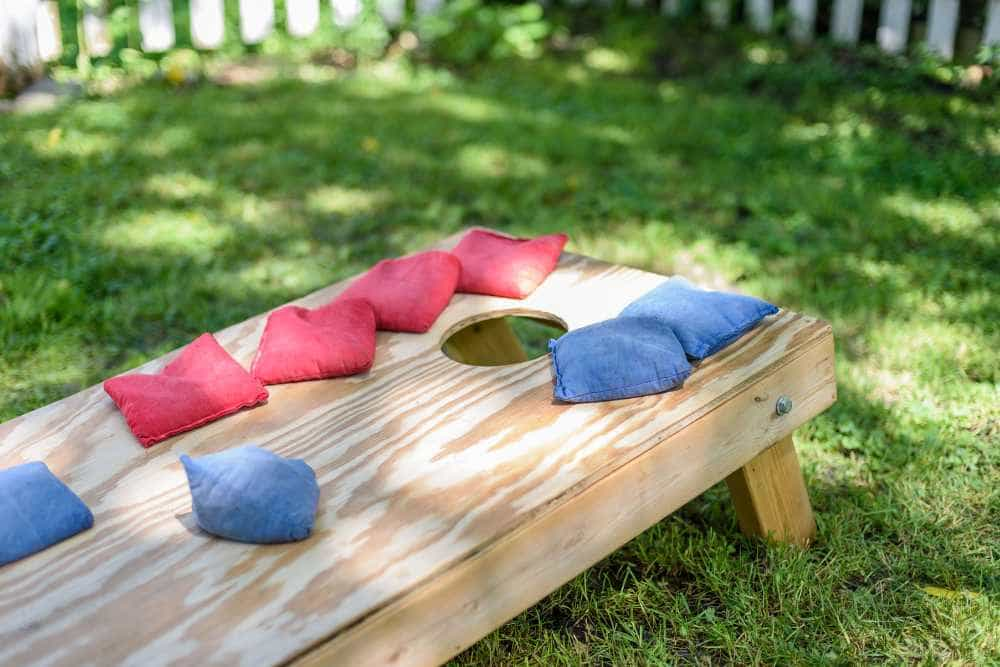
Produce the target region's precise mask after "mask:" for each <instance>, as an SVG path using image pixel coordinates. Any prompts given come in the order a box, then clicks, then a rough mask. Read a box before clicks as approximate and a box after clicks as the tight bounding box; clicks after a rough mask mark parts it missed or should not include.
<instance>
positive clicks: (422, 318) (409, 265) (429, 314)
mask: <svg viewBox="0 0 1000 667" xmlns="http://www.w3.org/2000/svg"><path fill="white" fill-rule="evenodd" d="M461 270H462V267H461V264H459V263H458V259H457V258H455V256H454V255H452V254H451V253H447V252H441V251H440V250H430V251H427V252H421V253H417V254H416V255H410V256H409V257H401V258H399V259H383V260H382V261H381V262H379V263H378V264H376V265H375V266H373V267H372V268H371V269H369V270H368V272H367V273H365V274H364V275H363V276H361V277H360V278H358V279H357V280H355V281H354V282H353V283H351V285H350V286H349V287H348V288H347V289H346V290H344V292H343V294H342V295H341V297H340V298H341V299H364V300H365V301H367V302H368V303H370V304H371V305H372V309H374V311H375V325H376V326H377V327H378V328H379V329H381V330H383V331H407V332H411V333H423V332H425V331H427V330H428V329H430V328H431V325H433V324H434V321H435V320H436V319H437V318H438V315H440V314H441V311H442V310H444V309H445V307H446V306H447V305H448V302H449V301H451V297H452V295H453V294H454V293H455V285H457V284H458V275H459V273H460V272H461Z"/></svg>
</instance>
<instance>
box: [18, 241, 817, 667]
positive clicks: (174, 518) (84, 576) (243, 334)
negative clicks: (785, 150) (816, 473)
mask: <svg viewBox="0 0 1000 667" xmlns="http://www.w3.org/2000/svg"><path fill="white" fill-rule="evenodd" d="M456 240H457V237H452V238H450V239H446V240H445V241H443V242H442V244H441V247H445V248H448V247H451V246H452V245H454V243H455V241H456ZM664 279H665V278H664V276H660V275H655V274H652V273H647V272H644V271H639V270H636V269H632V268H628V267H624V266H615V265H612V264H607V263H605V262H602V261H599V260H596V259H592V258H589V257H583V256H579V255H573V254H570V253H564V254H563V256H562V257H561V260H560V262H559V266H558V268H557V269H556V271H555V272H554V273H553V274H552V275H551V276H549V278H548V279H547V280H546V281H545V283H544V284H542V286H541V287H539V288H538V289H537V291H536V292H535V293H534V294H532V295H531V296H530V297H529V298H527V299H525V300H524V301H514V300H509V299H502V298H494V297H485V296H475V295H466V294H458V295H455V297H454V299H453V300H452V302H451V305H449V306H448V308H447V309H446V310H445V311H444V313H443V314H442V315H441V317H440V318H439V320H438V321H437V323H436V324H435V325H434V327H433V328H432V329H431V330H430V331H429V332H427V333H425V334H397V333H379V335H378V351H377V355H376V360H375V365H374V368H373V369H372V371H371V372H370V373H368V374H367V375H363V376H356V377H352V378H344V379H335V380H327V381H319V382H305V383H299V384H290V385H283V386H274V387H271V388H270V391H271V397H270V400H269V402H268V403H267V404H266V405H264V406H262V407H258V408H255V409H251V410H245V411H243V412H240V413H237V414H235V415H232V416H229V417H226V418H224V419H221V420H219V421H217V422H214V423H212V424H209V425H207V426H204V427H202V428H199V429H197V430H195V431H191V432H188V433H185V434H183V435H180V436H176V437H174V438H171V439H170V440H167V441H165V442H163V443H161V444H158V445H156V446H154V447H152V448H151V449H148V450H145V449H143V448H142V447H141V446H139V444H138V443H137V442H136V440H135V438H134V437H133V436H132V434H131V433H130V432H129V431H128V429H127V428H126V425H125V422H124V420H123V419H122V416H121V415H120V414H119V412H118V411H117V409H116V408H115V406H114V404H113V403H112V402H111V400H110V399H109V398H108V397H107V396H106V395H105V393H104V391H103V390H102V389H101V387H100V386H95V387H91V388H90V389H87V390H85V391H82V392H80V393H78V394H75V395H73V396H70V397H69V398H66V399H64V400H62V401H59V402H57V403H54V404H52V405H49V406H46V407H43V408H40V409H38V410H35V411H34V412H31V413H29V414H27V415H24V416H22V417H19V418H17V419H14V420H12V421H9V422H7V423H5V424H3V425H0V467H7V466H12V465H15V464H19V463H23V462H25V461H28V460H42V461H45V463H47V464H48V466H49V467H50V468H51V469H52V471H53V472H54V473H55V474H56V475H58V476H59V477H60V478H62V479H63V480H64V481H65V482H66V483H67V484H69V486H70V487H71V488H73V489H74V490H75V491H76V492H77V493H78V494H79V495H80V496H81V497H82V498H83V500H84V501H85V502H86V503H87V504H88V505H89V506H90V507H91V509H92V510H93V512H94V516H95V525H94V528H93V529H91V530H89V531H86V532H84V533H81V534H79V535H77V536H75V537H73V538H71V539H69V540H67V541H65V542H63V543H61V544H58V545H56V546H54V547H52V548H50V549H48V550H46V551H43V552H41V553H38V554H35V555H33V556H31V557H28V558H26V559H24V560H21V561H18V562H15V563H11V564H9V565H7V566H4V567H0V664H3V665H22V664H45V665H72V666H73V667H76V666H77V665H83V664H101V665H107V664H130V665H142V666H143V667H147V666H150V665H162V664H168V663H178V664H191V665H209V664H250V665H262V664H277V663H286V662H295V663H299V664H305V665H312V664H316V665H320V664H324V665H326V664H329V665H341V664H343V665H369V664H393V665H423V664H434V663H439V662H441V661H444V660H446V659H447V658H449V657H450V656H453V655H455V654H456V653H458V652H460V651H461V650H462V649H463V648H465V647H467V646H469V645H470V644H472V643H473V642H475V641H476V640H477V639H479V638H480V637H482V636H483V635H485V634H487V633H488V632H489V631H490V630H492V629H493V628H496V627H497V626H499V625H501V624H502V623H503V622H505V621H506V620H508V619H510V618H511V617H513V616H514V615H515V614H517V613H518V612H520V611H521V610H523V609H525V608H527V607H529V606H530V605H532V604H533V603H535V602H537V601H538V600H539V599H541V598H542V597H543V596H545V595H546V594H547V593H549V592H551V591H552V590H554V589H555V588H557V587H558V586H559V585H560V584H562V583H564V582H566V581H567V580H569V579H570V578H572V577H573V576H574V575H576V574H578V573H580V572H581V571H583V570H585V569H586V568H587V567H589V566H590V565H592V564H594V563H595V562H597V561H598V560H600V559H601V558H602V557H604V556H605V555H607V554H608V553H610V552H611V551H613V550H615V549H616V548H617V547H619V546H621V545H622V544H624V543H625V542H627V541H628V540H630V539H631V538H633V537H635V536H636V535H638V534H639V533H640V532H642V531H643V530H644V529H646V528H648V527H649V526H651V525H652V524H654V523H656V522H657V521H659V520H660V519H662V518H663V517H665V516H666V515H668V514H669V513H670V512H672V511H674V510H675V509H677V508H679V507H680V506H681V505H683V504H684V503H686V502H688V501H689V500H691V499H693V498H694V497H696V496H697V495H698V494H700V493H702V492H703V491H705V490H706V489H708V488H709V487H711V486H712V485H714V484H716V483H717V482H720V481H722V480H727V482H728V484H729V487H730V489H731V490H732V492H733V499H734V502H735V504H736V510H737V515H738V517H739V521H740V525H741V527H742V528H743V529H744V530H745V531H747V532H749V533H752V534H759V535H767V536H769V537H771V538H773V539H782V540H790V541H795V542H799V543H805V542H807V541H808V540H809V539H810V538H811V536H812V534H813V531H814V523H813V518H812V514H811V510H810V507H809V500H808V497H807V495H806V492H805V487H804V484H803V479H802V474H801V472H800V470H799V466H798V462H797V460H796V455H795V450H794V448H793V446H792V441H791V434H792V431H793V430H794V429H795V428H796V427H797V426H799V425H801V424H802V423H803V422H805V421H806V420H808V419H810V418H812V417H813V416H815V415H816V414H817V413H819V412H821V411H822V410H824V409H825V408H826V407H827V406H829V405H830V404H831V403H832V402H833V401H834V400H835V394H836V389H835V382H834V370H833V368H834V349H833V338H832V335H831V331H830V327H829V326H828V325H826V324H825V323H823V322H821V321H819V320H816V319H814V318H811V317H807V316H804V315H799V314H797V313H793V312H789V311H785V310H783V311H781V312H780V313H779V314H777V315H774V316H772V317H770V318H768V319H767V320H765V322H764V323H763V324H762V325H761V326H760V327H758V328H757V329H755V330H753V331H752V332H751V333H749V334H747V335H746V336H745V337H743V338H742V339H740V340H739V341H738V342H736V343H734V344H733V345H731V346H730V347H728V348H726V349H725V350H723V351H722V352H720V353H719V354H717V355H715V356H714V357H711V358H710V359H708V360H707V361H705V362H703V363H701V364H700V365H699V366H698V368H697V369H696V370H695V372H694V373H693V374H692V375H691V377H690V378H689V379H688V380H687V382H686V383H685V384H684V387H683V388H682V389H680V390H677V391H672V392H669V393H665V394H661V395H657V396H648V397H643V398H636V399H629V400H620V401H613V402H606V403H591V404H580V405H569V404H564V403H559V402H556V401H554V400H553V398H552V376H551V372H550V370H549V360H548V358H547V357H542V358H538V359H534V360H531V361H521V362H518V363H512V364H507V365H499V366H473V365H466V364H464V363H461V362H459V361H456V360H455V359H452V358H450V357H449V356H446V355H445V354H444V353H443V352H442V345H443V343H444V341H446V340H448V339H449V338H451V337H452V335H453V334H455V333H456V332H462V333H461V334H460V335H458V336H455V337H454V338H451V340H452V342H451V343H449V352H450V353H451V354H452V355H453V356H456V357H458V358H463V359H465V360H466V361H469V360H474V361H483V360H484V359H486V360H489V359H487V358H489V357H492V361H494V362H502V361H511V360H517V359H520V358H523V357H522V356H521V352H520V350H519V348H517V347H516V343H515V341H514V338H513V337H512V336H511V335H510V331H509V329H505V328H504V327H505V325H504V324H503V320H497V319H491V318H495V317H497V316H498V315H508V314H520V315H528V316H533V317H538V318H542V319H550V320H556V321H560V322H563V323H565V325H566V326H567V327H569V328H570V329H574V328H577V327H581V326H584V325H586V324H590V323H592V322H597V321H599V320H602V319H605V318H608V317H611V316H614V315H616V314H617V313H618V312H619V311H620V310H621V308H622V307H623V306H625V304H627V303H629V302H630V301H632V300H633V299H635V298H636V297H638V296H640V295H641V294H643V293H644V292H645V291H647V290H648V289H650V288H652V287H654V286H656V285H657V284H659V283H660V282H661V281H663V280H664ZM345 286H346V281H345V282H341V283H338V284H335V285H331V286H329V287H326V288H324V289H321V290H319V291H317V292H315V293H313V294H310V295H309V296H306V297H304V298H302V299H300V300H299V301H298V302H297V303H300V304H302V305H306V306H310V307H314V306H318V305H320V304H323V303H326V302H328V301H329V300H330V299H332V298H333V297H335V296H336V295H337V294H338V293H339V292H340V291H341V290H342V289H343V288H344V287H345ZM264 320H265V316H264V315H260V316H257V317H253V318H251V319H249V320H247V321H245V322H242V323H240V324H236V325H234V326H231V327H229V328H227V329H224V330H223V331H221V332H219V333H217V334H216V335H217V337H218V339H219V341H220V343H221V344H222V345H223V346H224V347H225V348H226V349H227V350H229V351H230V352H231V353H232V354H233V355H234V356H235V357H236V359H238V360H239V361H240V362H241V363H243V364H244V365H246V366H249V363H250V360H251V358H252V356H253V354H254V351H255V350H256V348H257V342H258V338H259V336H260V334H261V330H262V329H263V326H264ZM470 325H471V327H470ZM174 354H176V353H174ZM172 356H173V354H170V355H166V356H165V357H163V358H161V359H157V360H155V361H152V362H150V363H148V364H146V365H144V366H142V367H141V368H140V369H139V370H142V371H146V372H151V371H154V370H156V369H158V368H159V367H161V366H162V365H163V364H164V363H166V362H167V361H168V360H169V359H170V358H171V357H172ZM782 397H784V399H787V400H784V401H782V405H783V406H784V407H786V408H787V407H788V406H789V403H790V405H791V406H792V407H791V410H790V411H785V410H781V411H780V412H783V413H784V414H779V411H778V410H776V409H775V406H776V404H777V402H778V399H779V398H782ZM246 442H254V443H257V444H259V445H261V446H263V447H266V448H268V449H271V450H273V451H275V452H278V453H280V454H282V455H286V456H295V457H301V458H303V459H305V460H306V461H307V462H308V463H309V464H310V465H311V466H312V467H313V468H315V470H316V473H317V476H318V479H319V483H320V486H321V489H322V495H321V498H320V509H319V514H318V516H317V520H316V528H315V533H314V535H313V536H312V537H311V538H310V539H308V540H306V541H304V542H299V543H295V544H288V545H271V546H255V545H248V544H239V543H235V542H228V541H224V540H220V539H216V538H213V537H211V536H209V535H207V534H204V533H202V532H200V531H199V529H198V528H197V526H196V524H195V522H194V520H193V517H192V515H191V499H190V495H189V493H188V487H187V482H186V480H185V476H184V473H183V471H182V469H181V465H180V462H179V461H178V457H179V456H180V454H182V453H188V454H191V455H194V456H198V455H203V454H208V453H210V452H216V451H219V450H221V449H225V448H227V447H232V446H235V445H239V444H242V443H246Z"/></svg>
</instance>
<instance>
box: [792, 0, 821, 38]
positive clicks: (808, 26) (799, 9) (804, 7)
mask: <svg viewBox="0 0 1000 667" xmlns="http://www.w3.org/2000/svg"><path fill="white" fill-rule="evenodd" d="M788 10H789V13H790V14H791V17H792V20H791V23H789V25H788V35H789V36H790V37H791V38H792V39H793V40H794V41H796V42H799V43H804V42H811V41H812V38H813V34H814V32H815V30H816V0H790V2H789V3H788Z"/></svg>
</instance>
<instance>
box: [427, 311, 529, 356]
mask: <svg viewBox="0 0 1000 667" xmlns="http://www.w3.org/2000/svg"><path fill="white" fill-rule="evenodd" d="M444 351H445V353H446V354H447V355H448V356H449V357H451V358H452V359H454V360H455V361H461V362H462V363H465V364H472V365H474V366H502V365H504V364H514V363H517V362H519V361H527V360H528V355H527V353H526V352H525V351H524V348H523V347H521V341H519V340H518V339H517V335H516V334H515V333H514V330H513V329H511V328H510V325H509V324H508V323H507V320H506V319H504V318H502V317H499V318H495V319H492V320H483V321H482V322H476V323H475V324H472V325H470V326H467V327H466V328H464V329H462V330H461V331H459V332H458V333H456V334H455V335H453V336H452V337H451V338H449V339H448V341H447V342H446V343H445V345H444Z"/></svg>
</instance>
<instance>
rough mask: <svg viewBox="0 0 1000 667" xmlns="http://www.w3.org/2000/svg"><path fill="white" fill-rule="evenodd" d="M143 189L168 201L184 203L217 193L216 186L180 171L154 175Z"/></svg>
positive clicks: (199, 177)
mask: <svg viewBox="0 0 1000 667" xmlns="http://www.w3.org/2000/svg"><path fill="white" fill-rule="evenodd" d="M143 189H144V190H145V191H146V192H148V193H149V194H151V195H154V196H157V197H161V198H163V199H165V200H167V201H178V202H183V201H189V200H192V199H196V198H198V197H205V196H208V195H211V194H212V193H214V192H215V184H214V183H212V182H211V181H209V180H208V179H205V178H202V177H201V176H197V175H196V174H192V173H191V172H186V171H179V172H173V173H169V174H153V175H152V176H150V177H149V178H148V179H146V182H145V184H144V185H143Z"/></svg>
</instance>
